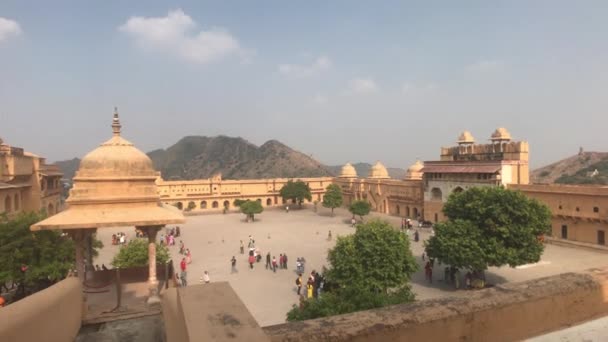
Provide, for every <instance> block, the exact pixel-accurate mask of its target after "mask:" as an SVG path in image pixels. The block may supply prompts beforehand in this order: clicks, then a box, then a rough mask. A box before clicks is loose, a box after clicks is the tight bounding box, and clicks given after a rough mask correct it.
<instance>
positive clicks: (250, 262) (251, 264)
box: [249, 253, 255, 269]
mask: <svg viewBox="0 0 608 342" xmlns="http://www.w3.org/2000/svg"><path fill="white" fill-rule="evenodd" d="M254 262H255V257H254V256H253V253H252V254H251V255H250V256H249V268H250V269H253V263H254Z"/></svg>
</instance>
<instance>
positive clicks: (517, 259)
mask: <svg viewBox="0 0 608 342" xmlns="http://www.w3.org/2000/svg"><path fill="white" fill-rule="evenodd" d="M443 212H444V213H445V215H446V216H447V218H448V220H447V221H446V222H443V223H439V224H437V225H436V227H435V235H434V236H432V237H431V238H430V239H429V240H428V241H427V242H426V249H427V254H428V255H429V257H435V258H437V259H438V260H439V261H441V262H442V263H445V264H448V265H451V266H455V267H460V268H469V269H472V270H475V271H483V270H485V269H486V268H487V267H490V266H496V267H499V266H503V265H509V266H511V267H515V266H518V265H522V264H527V263H532V262H537V261H538V260H540V256H541V254H542V252H543V249H544V246H543V244H542V242H541V241H540V239H539V237H540V236H542V235H543V234H546V233H547V232H548V231H549V229H550V227H551V212H550V210H549V208H547V206H545V205H544V204H542V203H540V202H538V201H537V200H535V199H531V198H528V197H526V196H525V195H524V194H522V193H521V192H519V191H512V190H507V189H504V188H502V187H474V188H470V189H468V190H466V191H464V192H461V193H454V194H452V195H451V196H450V197H449V198H448V201H447V202H446V203H445V205H444V207H443Z"/></svg>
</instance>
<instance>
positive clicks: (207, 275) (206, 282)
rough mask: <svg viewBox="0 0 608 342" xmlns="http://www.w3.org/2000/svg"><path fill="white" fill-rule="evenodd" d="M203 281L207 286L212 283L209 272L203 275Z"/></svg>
mask: <svg viewBox="0 0 608 342" xmlns="http://www.w3.org/2000/svg"><path fill="white" fill-rule="evenodd" d="M203 280H204V281H205V284H209V282H210V281H211V279H210V278H209V273H208V272H207V271H205V273H203Z"/></svg>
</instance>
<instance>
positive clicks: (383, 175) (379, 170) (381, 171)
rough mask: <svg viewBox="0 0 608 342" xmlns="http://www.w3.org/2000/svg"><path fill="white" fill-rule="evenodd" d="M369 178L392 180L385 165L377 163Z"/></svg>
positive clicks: (372, 168) (370, 171)
mask: <svg viewBox="0 0 608 342" xmlns="http://www.w3.org/2000/svg"><path fill="white" fill-rule="evenodd" d="M367 178H373V179H387V178H391V177H390V176H389V175H388V171H387V170H386V167H385V166H384V165H382V163H381V162H379V161H377V162H376V164H375V165H374V166H372V167H371V169H370V170H369V175H368V176H367Z"/></svg>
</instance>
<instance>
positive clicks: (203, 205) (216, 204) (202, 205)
mask: <svg viewBox="0 0 608 342" xmlns="http://www.w3.org/2000/svg"><path fill="white" fill-rule="evenodd" d="M256 201H258V202H260V203H262V204H263V202H262V199H261V198H258V199H256ZM184 203H185V202H176V203H175V204H174V205H175V207H177V209H179V210H195V209H201V210H204V209H219V208H220V201H212V202H210V203H209V202H207V201H200V202H199V203H196V202H194V201H190V202H188V203H187V205H186V206H184ZM283 203H285V201H283ZM271 205H273V203H272V198H267V199H266V206H271ZM231 207H236V200H234V201H233V202H232V203H230V201H228V200H225V201H223V202H222V206H221V208H222V209H230V208H231Z"/></svg>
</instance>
